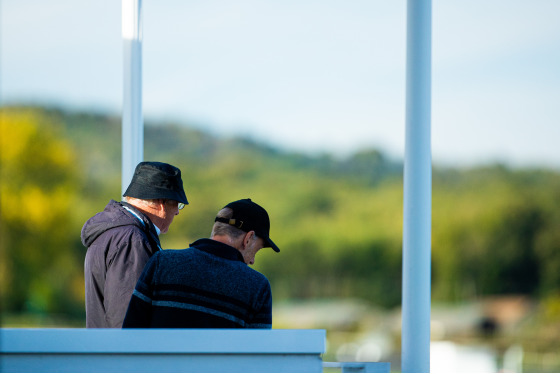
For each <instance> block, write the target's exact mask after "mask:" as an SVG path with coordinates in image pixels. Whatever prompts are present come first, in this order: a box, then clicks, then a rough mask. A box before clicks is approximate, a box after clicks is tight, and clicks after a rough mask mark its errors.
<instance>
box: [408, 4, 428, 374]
mask: <svg viewBox="0 0 560 374" xmlns="http://www.w3.org/2000/svg"><path fill="white" fill-rule="evenodd" d="M431 23H432V4H431V0H408V5H407V61H406V66H407V68H406V76H407V77H406V145H405V162H404V212H403V213H404V219H403V293H402V347H401V348H402V357H401V358H402V362H401V365H402V371H403V372H405V373H410V372H416V373H427V372H429V371H430V309H431V307H430V301H431V300H430V299H431V290H430V288H431V279H430V278H431V228H432V224H431V223H432V155H431V139H430V138H431V49H432V48H431V39H432V35H431Z"/></svg>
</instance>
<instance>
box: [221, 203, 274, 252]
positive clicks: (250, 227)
mask: <svg viewBox="0 0 560 374" xmlns="http://www.w3.org/2000/svg"><path fill="white" fill-rule="evenodd" d="M224 208H230V209H231V210H232V211H233V215H232V217H231V218H223V217H216V219H215V222H222V223H227V224H229V225H232V226H235V227H237V228H238V229H240V230H243V231H245V232H249V231H254V232H255V234H257V236H258V237H259V238H262V239H263V240H264V246H265V247H270V248H272V249H274V251H276V252H280V249H279V248H278V247H277V246H276V244H274V242H273V241H272V240H270V238H269V232H270V219H269V218H268V213H267V212H266V210H265V209H264V208H263V207H262V206H260V205H259V204H257V203H254V202H253V201H251V199H242V200H237V201H234V202H232V203H229V204H228V205H226V206H225V207H224Z"/></svg>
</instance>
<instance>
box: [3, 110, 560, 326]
mask: <svg viewBox="0 0 560 374" xmlns="http://www.w3.org/2000/svg"><path fill="white" fill-rule="evenodd" d="M23 122H25V123H28V125H26V126H28V127H29V133H27V132H25V133H24V132H23V131H24V130H22V129H24V127H22V125H21V124H22V123H23ZM25 128H27V127H25ZM25 131H27V130H25ZM33 131H35V135H33V136H32V135H29V134H31V133H33ZM120 131H121V130H120V120H119V119H118V118H114V117H111V116H106V115H103V114H92V113H80V112H66V111H62V110H58V109H49V108H47V109H45V108H30V107H27V108H22V107H20V108H18V107H11V108H2V139H3V140H2V141H3V142H4V143H3V145H4V144H6V143H8V142H14V143H15V144H19V143H21V144H20V145H21V147H19V146H18V147H19V148H21V149H19V148H18V150H17V152H20V153H13V154H12V153H9V152H6V151H4V150H3V151H2V152H3V154H2V234H3V235H2V242H1V245H2V254H1V259H2V263H3V264H5V265H2V266H1V267H0V277H1V279H2V280H6V281H9V283H13V284H16V283H17V284H18V285H19V286H18V287H17V289H12V288H9V287H6V286H4V287H3V288H2V289H1V290H2V294H1V296H2V300H3V303H2V308H3V309H4V310H10V311H24V310H36V311H41V310H43V311H45V312H49V311H51V312H52V311H54V312H59V313H76V314H77V315H79V314H80V313H82V307H81V305H83V304H82V302H83V289H82V287H83V286H82V285H83V283H81V282H83V279H81V278H80V277H81V272H82V266H83V256H84V253H85V249H84V248H83V247H82V246H81V244H80V242H79V233H80V229H81V225H82V224H83V222H85V220H86V219H87V218H89V217H90V216H91V215H93V214H94V213H96V212H97V211H99V210H101V209H102V208H103V207H104V206H105V204H106V203H107V202H108V201H109V199H120V197H119V191H120V141H121V140H120V137H121V133H120ZM26 137H28V138H29V141H24V139H27V138H26ZM33 139H35V140H33ZM39 140H40V144H39V143H38V141H39ZM51 143H52V144H55V143H56V144H55V148H56V150H57V151H56V152H54V153H53V152H50V153H49V151H48V149H51V148H49V147H48V146H49V144H51ZM53 149H54V148H53ZM63 151H64V152H63ZM14 152H16V151H14ZM57 152H63V153H64V154H67V155H71V157H70V156H65V157H67V158H66V159H64V160H66V161H64V162H61V161H60V160H59V159H60V157H58V156H57V157H54V156H55V155H56V154H57ZM61 157H62V156H61ZM68 157H70V158H68ZM145 159H147V160H159V161H165V162H169V163H172V164H174V165H177V166H178V167H180V168H181V170H182V172H183V179H184V184H185V188H186V192H187V196H188V198H189V201H190V202H191V204H190V205H189V206H188V207H186V208H185V209H184V210H183V211H182V212H181V214H180V215H179V216H178V217H177V218H176V220H175V221H174V223H173V225H172V227H171V230H170V233H169V234H166V235H164V236H163V237H162V243H163V246H164V247H165V248H169V249H177V248H184V247H187V246H188V244H189V243H190V242H192V241H194V240H195V239H197V238H199V237H206V236H208V235H209V232H210V228H211V225H212V223H213V218H214V214H215V213H216V212H217V211H218V210H219V209H220V208H221V207H223V206H224V205H225V204H226V203H228V202H229V201H232V200H236V199H239V198H246V197H251V198H252V199H253V200H255V201H256V202H258V203H260V204H262V205H263V206H265V207H266V208H267V210H268V211H269V213H270V216H271V220H272V229H271V237H272V238H273V239H274V241H275V242H276V243H277V244H278V245H279V247H280V248H281V249H282V251H281V253H279V254H276V253H273V252H272V251H266V250H265V251H263V252H261V253H259V257H257V263H256V268H257V269H258V270H260V271H261V272H263V273H264V274H265V275H266V276H267V277H268V278H269V279H270V281H271V284H272V287H273V293H274V295H275V299H277V300H282V299H316V298H330V297H333V298H358V299H363V300H366V301H368V302H370V303H372V304H375V305H378V306H381V307H392V306H396V305H398V304H399V303H400V282H401V237H402V162H400V161H396V160H391V159H389V158H387V157H386V156H385V155H384V154H383V153H381V152H379V151H378V150H375V149H368V150H361V151H359V152H356V153H355V154H354V155H352V156H350V157H348V158H347V159H337V158H335V157H333V156H331V155H328V154H324V155H316V156H313V155H305V154H297V153H290V152H286V151H283V150H281V149H276V148H273V147H270V146H268V145H266V144H261V143H259V142H256V141H254V140H251V139H246V138H221V137H217V136H215V135H211V134H210V133H205V132H203V131H200V130H196V129H193V128H191V127H189V126H188V124H177V123H148V124H146V128H145ZM38 160H41V162H40V163H38ZM38 164H40V165H41V170H38V169H37V168H38V166H37V165H38ZM48 170H50V171H51V172H50V173H42V172H45V171H48ZM56 170H59V171H58V172H57V171H56ZM41 173H42V174H41ZM57 173H58V174H60V177H58V179H57V180H55V181H52V180H48V179H49V174H52V176H54V175H58V174H57ZM16 175H17V180H18V181H19V182H18V183H19V184H17V185H16V184H14V183H12V181H14V180H16V179H15V176H16ZM53 183H54V184H55V185H56V186H53V188H52V189H49V188H50V187H49V188H46V187H45V186H46V185H52V184H53ZM57 183H58V185H57ZM559 187H560V174H559V173H558V172H556V171H553V170H536V169H535V170H533V169H532V170H513V169H509V168H508V167H507V166H504V165H494V166H484V167H479V168H473V169H468V170H461V169H438V168H435V169H434V176H433V233H432V239H433V240H432V242H433V260H432V262H433V297H434V300H441V301H460V300H465V299H474V298H477V297H482V296H484V295H492V294H525V295H530V296H532V297H544V296H547V295H554V294H556V293H557V292H558V291H559V290H560V276H559V275H558V272H557V269H558V266H559V265H560V250H559V249H560V248H558V247H559V246H560V237H559V235H560V234H558V232H560V230H557V227H558V226H559V224H560V213H559V212H560V209H559V208H560V206H559V205H560V198H559V197H560V196H559V192H558V191H560V188H559ZM33 191H35V192H33ZM49 191H50V192H49ZM30 193H34V194H35V195H29V194H30ZM61 194H62V195H61ZM30 196H36V198H34V199H33V200H32V204H30V209H33V210H34V211H37V210H38V211H40V212H43V213H42V214H44V215H47V216H49V217H51V216H52V217H54V218H53V221H52V222H50V221H49V222H48V224H47V223H46V222H43V221H44V219H43V221H41V216H39V218H38V221H37V222H40V223H41V225H31V224H22V223H21V222H23V221H22V220H23V219H24V218H25V217H20V216H17V217H16V216H14V215H12V214H11V213H10V211H9V210H8V208H9V207H11V205H10V204H9V201H17V200H18V199H21V200H22V201H28V200H29V198H30ZM57 196H58V197H57ZM57 199H58V200H57ZM53 201H59V203H58V205H56V204H53V205H47V203H48V202H53ZM42 217H44V216H42ZM61 222H64V224H63V225H61V224H60V223H61ZM53 233H55V234H56V235H52V234H53ZM8 248H17V249H18V250H17V251H9V250H7V249H8ZM39 248H41V250H40V251H41V253H44V256H39V259H42V261H46V262H44V263H41V261H40V260H39V259H37V258H34V256H35V255H36V253H37V251H39ZM45 263H46V264H47V265H46V266H43V264H45ZM61 269H64V271H61ZM23 277H28V278H32V279H35V281H28V279H26V278H23ZM23 279H25V281H24V280H23ZM45 279H53V281H52V282H50V283H49V282H47V283H45V282H44V280H45ZM2 283H4V284H6V283H5V282H2ZM46 284H48V285H49V286H47V285H46ZM49 287H51V288H52V287H54V288H53V289H49ZM16 291H17V292H16Z"/></svg>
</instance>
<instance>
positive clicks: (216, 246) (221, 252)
mask: <svg viewBox="0 0 560 374" xmlns="http://www.w3.org/2000/svg"><path fill="white" fill-rule="evenodd" d="M190 246H191V247H193V248H196V249H198V250H201V251H203V252H206V253H210V254H211V255H214V256H218V257H222V258H225V259H227V260H233V261H235V260H237V261H241V262H243V263H245V260H244V259H243V256H242V255H241V253H239V251H238V250H237V249H235V248H233V247H232V246H230V245H227V244H224V243H222V242H219V241H216V240H212V239H198V240H197V241H195V242H194V243H191V244H190Z"/></svg>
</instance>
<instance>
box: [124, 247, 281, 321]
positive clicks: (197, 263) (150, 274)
mask: <svg viewBox="0 0 560 374" xmlns="http://www.w3.org/2000/svg"><path fill="white" fill-rule="evenodd" d="M271 309H272V296H271V292H270V284H269V282H268V280H267V279H266V277H265V276H264V275H262V274H261V273H259V272H257V271H255V270H253V269H251V268H250V267H248V266H247V265H246V264H245V262H244V261H243V257H242V256H241V255H240V253H239V252H238V251H237V250H236V249H235V248H233V247H230V246H229V245H226V244H223V243H220V242H218V241H215V240H211V239H200V240H198V241H196V242H195V243H193V244H192V246H191V247H190V248H187V249H184V250H178V251H174V250H167V251H160V252H158V253H157V254H156V255H154V257H152V259H151V260H150V261H149V262H148V264H147V266H146V268H145V269H144V272H143V273H142V276H141V277H140V280H139V281H138V283H137V285H136V289H135V290H134V293H133V296H132V299H131V301H130V305H129V308H128V311H127V315H126V317H125V321H124V324H123V327H159V328H166V327H181V328H240V327H241V328H243V327H245V328H271V325H272V314H271Z"/></svg>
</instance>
